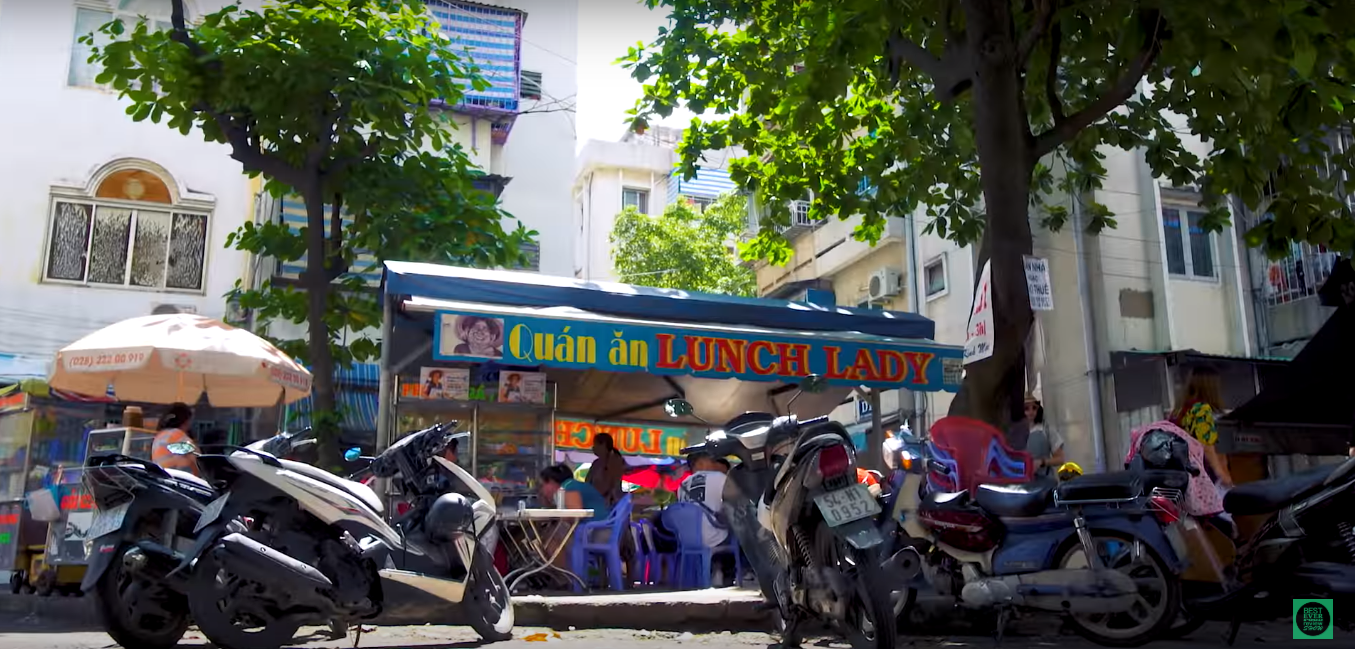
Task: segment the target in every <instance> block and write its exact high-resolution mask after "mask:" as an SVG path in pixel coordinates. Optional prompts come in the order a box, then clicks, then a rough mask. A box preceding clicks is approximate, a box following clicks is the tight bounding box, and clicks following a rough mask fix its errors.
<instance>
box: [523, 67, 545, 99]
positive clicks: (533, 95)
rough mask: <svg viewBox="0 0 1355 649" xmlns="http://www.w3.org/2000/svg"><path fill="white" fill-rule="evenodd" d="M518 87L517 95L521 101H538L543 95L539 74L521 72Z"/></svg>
mask: <svg viewBox="0 0 1355 649" xmlns="http://www.w3.org/2000/svg"><path fill="white" fill-rule="evenodd" d="M518 85H519V90H518V95H519V96H521V97H522V98H523V99H540V98H541V97H542V95H543V91H542V89H541V73H540V72H532V71H530V70H523V71H522V75H521V77H520V81H519V82H518Z"/></svg>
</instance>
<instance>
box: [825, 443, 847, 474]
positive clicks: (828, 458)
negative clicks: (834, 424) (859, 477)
mask: <svg viewBox="0 0 1355 649" xmlns="http://www.w3.org/2000/svg"><path fill="white" fill-rule="evenodd" d="M851 464H852V460H851V457H849V456H848V455H847V447H846V446H842V445H834V446H829V447H827V448H825V449H823V450H822V451H819V475H821V476H823V479H824V480H829V479H832V478H839V477H842V476H844V475H846V474H847V470H848V469H850V468H851Z"/></svg>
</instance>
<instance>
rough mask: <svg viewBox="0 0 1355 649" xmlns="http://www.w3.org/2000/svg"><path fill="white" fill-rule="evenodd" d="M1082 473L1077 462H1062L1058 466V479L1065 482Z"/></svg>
mask: <svg viewBox="0 0 1355 649" xmlns="http://www.w3.org/2000/svg"><path fill="white" fill-rule="evenodd" d="M1080 475H1082V467H1081V466H1080V465H1078V463H1077V462H1064V463H1063V465H1062V466H1060V467H1059V480H1060V481H1063V482H1067V481H1069V480H1072V479H1073V478H1076V477H1078V476H1080Z"/></svg>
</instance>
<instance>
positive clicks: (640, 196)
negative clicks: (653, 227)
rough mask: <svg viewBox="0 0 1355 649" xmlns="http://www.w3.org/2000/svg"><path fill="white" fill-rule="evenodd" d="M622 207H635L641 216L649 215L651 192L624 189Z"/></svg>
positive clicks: (622, 191)
mask: <svg viewBox="0 0 1355 649" xmlns="http://www.w3.org/2000/svg"><path fill="white" fill-rule="evenodd" d="M621 207H622V208H623V209H624V208H627V207H633V208H635V209H636V211H638V212H640V213H641V214H649V191H648V190H645V189H633V188H630V187H627V188H625V189H622V190H621Z"/></svg>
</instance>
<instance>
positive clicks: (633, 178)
mask: <svg viewBox="0 0 1355 649" xmlns="http://www.w3.org/2000/svg"><path fill="white" fill-rule="evenodd" d="M681 138H682V129H675V128H670V127H665V126H659V127H653V128H651V129H649V130H648V131H646V132H645V133H627V134H626V135H625V136H624V137H622V138H621V141H619V142H605V141H601V140H590V141H588V142H587V143H586V144H584V146H583V150H582V151H580V152H579V156H578V161H577V165H576V171H575V174H574V186H573V201H572V202H573V219H572V223H573V233H572V235H571V241H572V242H573V243H572V245H573V248H574V260H573V264H574V268H573V273H572V274H573V276H574V277H576V278H578V279H584V280H596V281H616V282H629V283H639V284H643V283H644V282H643V281H640V279H639V278H625V277H619V276H617V275H616V270H615V266H614V265H613V263H612V244H611V234H612V226H613V225H614V224H615V223H616V215H617V214H620V213H621V211H622V210H624V209H625V208H627V207H635V208H636V209H637V210H639V211H640V212H641V213H643V214H650V215H653V216H658V215H661V214H663V211H664V209H665V208H667V207H668V206H669V205H670V204H672V203H674V202H676V201H678V200H686V201H689V202H692V203H694V204H696V205H697V206H698V207H701V206H704V205H709V204H710V203H712V202H714V201H715V199H716V198H718V197H719V196H720V195H722V194H726V193H729V192H732V191H734V190H735V189H737V188H736V187H735V185H734V182H733V181H731V180H730V179H729V173H728V172H727V171H725V168H726V165H727V164H728V161H729V160H730V159H732V158H733V157H735V156H737V155H738V152H737V151H734V150H725V151H717V152H713V153H708V154H706V156H705V161H706V164H703V165H702V166H701V167H700V168H699V169H698V170H697V174H696V177H695V178H691V179H687V178H683V174H682V173H681V172H680V171H678V169H677V164H678V162H679V161H680V156H679V155H678V153H677V150H676V149H677V145H678V143H679V142H680V141H681Z"/></svg>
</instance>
